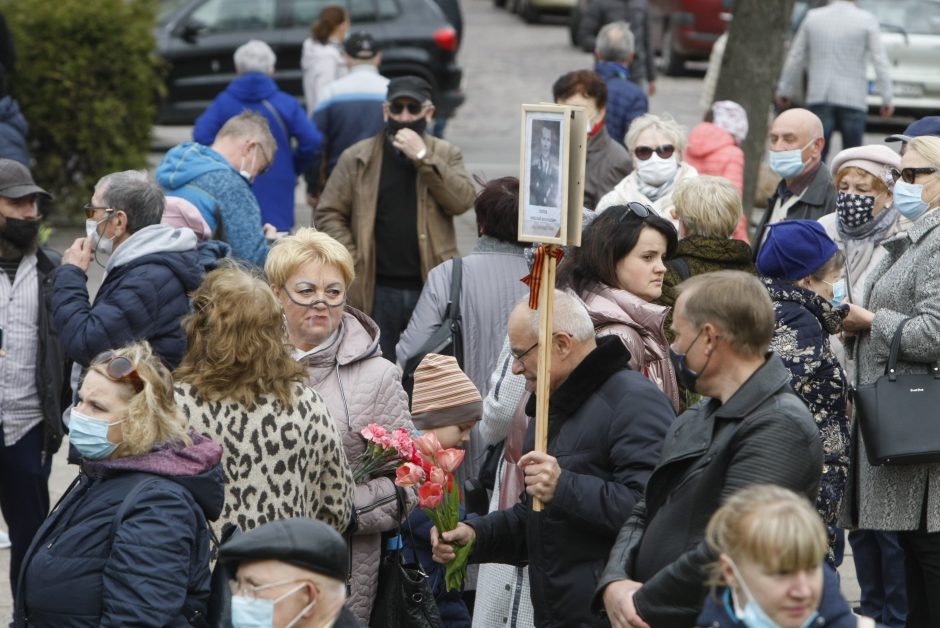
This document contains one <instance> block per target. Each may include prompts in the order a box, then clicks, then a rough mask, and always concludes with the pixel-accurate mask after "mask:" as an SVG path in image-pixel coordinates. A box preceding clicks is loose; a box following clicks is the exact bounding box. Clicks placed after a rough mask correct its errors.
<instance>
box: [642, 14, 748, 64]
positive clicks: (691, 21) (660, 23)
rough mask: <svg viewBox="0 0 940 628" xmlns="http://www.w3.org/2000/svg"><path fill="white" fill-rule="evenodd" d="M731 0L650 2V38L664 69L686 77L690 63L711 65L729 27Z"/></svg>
mask: <svg viewBox="0 0 940 628" xmlns="http://www.w3.org/2000/svg"><path fill="white" fill-rule="evenodd" d="M732 5H733V2H731V1H730V0H650V37H651V38H652V40H653V49H654V50H656V52H657V53H659V56H660V67H661V68H662V71H663V72H664V73H665V74H667V75H670V76H676V75H679V74H682V73H683V72H684V71H685V62H686V61H707V60H708V55H710V54H711V51H712V46H713V45H714V44H715V40H717V39H718V38H719V37H720V36H721V34H722V33H724V32H725V29H726V28H727V26H728V19H727V15H724V16H723V14H727V13H729V12H730V11H731V7H732Z"/></svg>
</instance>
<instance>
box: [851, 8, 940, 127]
mask: <svg viewBox="0 0 940 628" xmlns="http://www.w3.org/2000/svg"><path fill="white" fill-rule="evenodd" d="M858 5H859V7H861V8H863V9H865V10H867V11H871V12H872V13H873V14H875V16H876V17H877V18H878V22H879V23H880V24H881V40H882V42H883V43H884V46H885V51H886V52H887V53H888V60H889V61H890V64H891V81H892V83H893V85H894V98H893V104H894V106H895V109H897V110H898V111H899V112H902V113H909V114H912V115H915V116H917V117H921V116H925V115H936V114H937V113H938V112H940V0H860V1H859V3H858ZM868 106H869V109H870V110H877V109H878V108H879V107H880V106H881V96H880V94H879V93H878V85H877V82H876V81H875V70H874V68H873V67H872V66H871V64H869V67H868Z"/></svg>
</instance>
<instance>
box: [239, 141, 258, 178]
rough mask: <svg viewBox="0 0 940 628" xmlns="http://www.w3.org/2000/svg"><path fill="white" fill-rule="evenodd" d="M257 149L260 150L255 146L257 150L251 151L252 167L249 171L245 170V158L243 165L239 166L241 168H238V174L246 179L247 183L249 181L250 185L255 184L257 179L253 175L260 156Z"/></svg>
mask: <svg viewBox="0 0 940 628" xmlns="http://www.w3.org/2000/svg"><path fill="white" fill-rule="evenodd" d="M257 149H258V145H257V144H255V150H252V151H251V165H250V166H249V167H248V170H245V158H244V157H242V161H241V164H240V165H239V168H238V174H240V175H241V176H242V178H243V179H245V181H247V182H248V183H254V182H255V177H254V175H252V174H251V173H252V172H254V171H255V161H256V159H257V156H258V150H257Z"/></svg>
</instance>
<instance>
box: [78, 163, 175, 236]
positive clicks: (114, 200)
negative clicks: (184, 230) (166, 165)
mask: <svg viewBox="0 0 940 628" xmlns="http://www.w3.org/2000/svg"><path fill="white" fill-rule="evenodd" d="M95 191H97V192H98V193H99V194H100V195H101V202H102V203H103V204H104V206H105V207H109V208H112V209H114V210H115V211H117V210H120V211H122V212H124V213H125V214H127V230H128V232H130V233H134V232H135V231H138V230H140V229H143V228H144V227H149V226H151V225H157V224H160V220H161V219H162V218H163V207H164V205H165V203H166V199H165V198H164V196H163V190H161V189H160V186H159V185H157V182H156V181H154V180H153V179H152V178H151V177H150V175H149V174H147V173H146V172H144V171H143V170H124V171H123V172H112V173H111V174H106V175H105V176H103V177H101V179H100V180H99V181H98V183H97V184H96V185H95Z"/></svg>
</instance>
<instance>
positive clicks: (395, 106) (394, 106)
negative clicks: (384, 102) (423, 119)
mask: <svg viewBox="0 0 940 628" xmlns="http://www.w3.org/2000/svg"><path fill="white" fill-rule="evenodd" d="M426 106H427V105H425V104H424V103H420V102H415V101H413V100H409V101H408V102H407V103H405V102H402V101H400V100H396V101H394V102H390V103H388V111H389V113H392V114H395V115H396V116H397V115H398V114H400V113H401V112H402V111H404V110H405V109H407V110H408V113H410V114H411V115H413V116H416V115H418V114H419V113H421V112H422V111H423V110H424V108H425V107H426Z"/></svg>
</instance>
